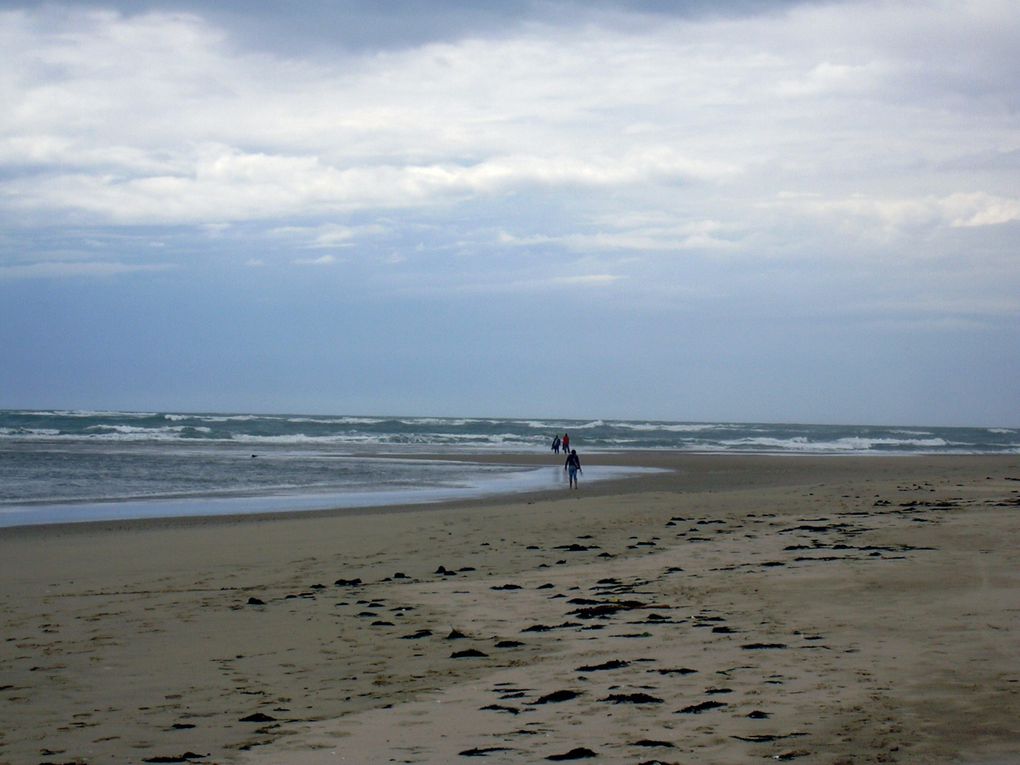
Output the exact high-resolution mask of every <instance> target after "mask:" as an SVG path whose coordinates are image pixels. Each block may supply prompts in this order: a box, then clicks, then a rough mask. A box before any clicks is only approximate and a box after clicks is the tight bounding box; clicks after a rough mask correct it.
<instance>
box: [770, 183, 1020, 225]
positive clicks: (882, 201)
mask: <svg viewBox="0 0 1020 765" xmlns="http://www.w3.org/2000/svg"><path fill="white" fill-rule="evenodd" d="M779 204H780V205H781V206H783V207H785V208H787V209H794V210H799V211H803V212H808V213H811V214H814V215H819V216H825V217H831V218H836V219H841V220H844V221H845V220H848V219H858V220H864V221H868V222H870V225H875V226H878V227H881V228H884V229H886V230H889V231H892V230H904V229H911V228H920V227H925V228H933V227H938V226H942V227H951V228H977V227H981V226H998V225H1002V224H1005V223H1011V222H1015V221H1020V198H1018V197H1003V196H999V195H996V194H989V193H986V192H969V193H964V192H960V193H955V194H950V195H948V196H944V197H932V196H924V197H912V198H911V197H905V198H875V197H870V196H866V195H863V194H860V195H854V196H853V197H849V198H845V199H828V200H820V199H816V198H807V199H801V200H798V199H790V198H785V199H783V200H782V201H781V202H780V203H779Z"/></svg>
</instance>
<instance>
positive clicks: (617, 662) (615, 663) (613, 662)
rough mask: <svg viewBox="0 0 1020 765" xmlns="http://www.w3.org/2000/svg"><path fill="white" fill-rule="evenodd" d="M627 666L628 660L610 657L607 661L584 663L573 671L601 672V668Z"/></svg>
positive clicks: (621, 667) (628, 664)
mask: <svg viewBox="0 0 1020 765" xmlns="http://www.w3.org/2000/svg"><path fill="white" fill-rule="evenodd" d="M629 666H630V662H629V661H623V660H622V659H610V660H609V661H604V662H602V663H601V664H586V665H584V666H583V667H578V668H577V669H575V670H574V671H575V672H601V671H603V670H608V669H623V668H624V667H629Z"/></svg>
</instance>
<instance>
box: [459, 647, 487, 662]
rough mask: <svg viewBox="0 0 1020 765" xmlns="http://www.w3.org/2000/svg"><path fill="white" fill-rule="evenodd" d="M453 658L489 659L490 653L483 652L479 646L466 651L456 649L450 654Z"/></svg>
mask: <svg viewBox="0 0 1020 765" xmlns="http://www.w3.org/2000/svg"><path fill="white" fill-rule="evenodd" d="M450 658H451V659H487V658H489V654H487V653H482V652H481V651H479V650H478V649H477V648H468V649H467V650H465V651H454V652H453V653H451V654H450Z"/></svg>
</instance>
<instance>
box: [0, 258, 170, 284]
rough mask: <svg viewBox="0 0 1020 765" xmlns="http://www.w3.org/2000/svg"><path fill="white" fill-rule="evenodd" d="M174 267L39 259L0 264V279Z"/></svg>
mask: <svg viewBox="0 0 1020 765" xmlns="http://www.w3.org/2000/svg"><path fill="white" fill-rule="evenodd" d="M172 268H175V266H173V265H171V264H168V263H149V264H141V263H116V262H104V261H92V262H86V261H40V262H37V263H21V264H17V265H8V266H4V265H0V280H5V279H9V280H13V279H60V278H67V277H105V276H115V275H118V274H129V273H135V272H139V271H166V270H168V269H172Z"/></svg>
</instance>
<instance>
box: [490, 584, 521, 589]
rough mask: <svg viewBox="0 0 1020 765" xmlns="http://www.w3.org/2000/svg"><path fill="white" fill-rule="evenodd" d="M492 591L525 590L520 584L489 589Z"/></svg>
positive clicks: (501, 585) (496, 586) (498, 585)
mask: <svg viewBox="0 0 1020 765" xmlns="http://www.w3.org/2000/svg"><path fill="white" fill-rule="evenodd" d="M489 589H490V590H520V589H523V588H522V587H521V586H520V585H519V584H497V585H495V586H493V587H490V588H489Z"/></svg>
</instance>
